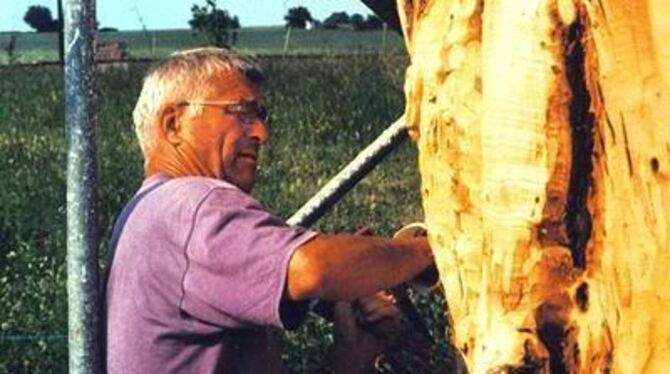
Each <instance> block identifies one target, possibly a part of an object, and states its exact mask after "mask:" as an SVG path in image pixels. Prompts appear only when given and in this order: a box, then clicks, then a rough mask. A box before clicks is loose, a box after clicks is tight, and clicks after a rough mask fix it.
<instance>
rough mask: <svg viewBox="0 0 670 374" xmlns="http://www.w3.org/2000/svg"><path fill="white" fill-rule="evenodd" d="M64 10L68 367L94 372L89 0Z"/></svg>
mask: <svg viewBox="0 0 670 374" xmlns="http://www.w3.org/2000/svg"><path fill="white" fill-rule="evenodd" d="M64 8H65V9H64V10H65V25H64V26H65V128H66V140H67V275H68V276H67V291H68V347H69V368H70V373H99V372H100V371H101V359H100V355H99V353H100V347H99V344H98V341H99V334H100V331H99V327H98V326H99V321H98V318H99V317H98V315H99V313H98V312H99V310H98V308H99V303H98V261H97V260H98V253H97V250H98V243H99V238H98V209H97V200H98V196H97V189H96V188H97V187H96V186H97V181H98V176H97V167H98V165H97V156H96V114H95V111H96V92H95V65H94V59H93V53H94V49H93V46H94V40H95V32H96V20H95V0H66V4H65V7H64Z"/></svg>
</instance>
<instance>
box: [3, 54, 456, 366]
mask: <svg viewBox="0 0 670 374" xmlns="http://www.w3.org/2000/svg"><path fill="white" fill-rule="evenodd" d="M264 66H265V71H266V73H267V76H268V83H267V90H266V95H267V96H266V99H267V102H268V105H269V107H270V108H271V131H272V138H271V141H270V143H269V144H268V146H267V147H266V149H265V150H264V151H263V153H262V154H261V165H262V167H261V169H260V174H259V180H258V183H257V188H256V190H255V191H254V194H255V195H256V196H257V197H258V198H259V199H260V200H261V201H262V202H263V203H265V204H266V205H267V206H268V207H269V208H270V209H272V210H274V211H276V212H277V213H279V214H281V215H283V216H285V217H288V216H289V215H290V214H291V213H293V212H294V211H295V210H296V209H297V208H298V207H299V206H300V205H301V204H302V203H303V202H305V201H306V200H307V199H308V198H309V197H310V196H311V195H312V194H314V193H315V192H316V191H317V190H318V188H319V187H320V186H321V185H323V184H324V183H325V182H326V181H327V180H328V178H329V177H330V176H332V175H333V174H335V172H336V171H337V170H338V169H339V168H340V167H342V166H343V165H345V164H346V163H347V161H349V160H350V159H351V158H353V156H354V155H355V154H356V153H357V152H358V151H359V150H360V149H362V148H363V147H364V146H365V145H367V144H368V143H369V142H370V141H371V140H372V139H374V138H375V137H376V136H377V135H378V134H379V133H380V132H381V131H382V130H383V129H384V128H385V127H386V126H387V125H388V124H390V123H391V122H392V121H393V120H394V119H395V118H396V117H397V116H399V115H400V114H401V113H402V110H403V105H404V104H403V95H402V89H401V88H402V74H403V73H402V72H403V71H404V61H403V60H397V59H396V60H392V61H388V60H383V59H379V58H373V57H360V58H355V59H347V60H344V59H336V58H328V57H325V58H323V59H317V60H295V59H284V60H269V61H265V62H264ZM145 70H146V66H144V65H135V66H131V68H130V69H129V70H128V71H122V70H117V71H111V72H108V73H105V74H102V75H100V76H99V79H98V82H99V120H98V124H99V127H98V139H99V169H100V182H99V195H100V206H99V208H100V228H101V235H102V238H103V243H102V246H104V245H105V244H106V241H107V240H108V238H109V234H110V230H111V226H112V222H113V220H114V217H115V215H116V214H118V212H119V210H120V209H121V208H122V206H123V204H124V203H125V202H126V201H127V200H128V199H129V197H130V196H131V195H132V194H133V193H134V192H135V190H136V189H137V187H138V186H139V185H140V183H141V180H142V170H141V165H142V161H141V155H140V152H139V147H138V146H137V144H136V141H135V138H134V133H133V129H132V120H131V112H132V109H133V106H134V103H135V100H136V97H137V95H138V93H139V89H140V85H141V79H142V75H143V74H144V72H145ZM63 118H64V113H63V84H62V74H61V72H60V70H58V69H57V68H52V67H48V68H30V69H29V68H11V69H10V68H4V69H1V70H0V159H1V160H2V163H1V164H0V165H2V166H1V168H0V372H12V373H21V372H65V371H66V370H67V341H66V340H65V339H63V337H64V336H65V335H66V334H67V320H66V319H67V303H66V299H67V298H66V290H65V277H66V273H65V235H66V232H65V209H64V204H65V182H64V170H65V158H64V153H65V150H64V140H63V139H64V130H63V129H64V123H63ZM418 191H419V179H418V173H417V170H416V151H415V149H414V146H413V144H411V143H409V142H408V143H407V144H405V145H403V146H401V148H400V149H399V150H398V151H397V152H395V153H394V154H393V155H392V156H391V157H390V158H389V159H388V160H386V161H385V163H383V164H382V165H380V167H379V168H378V169H377V170H376V171H375V172H373V173H372V174H371V175H370V176H369V177H368V178H367V179H365V180H364V181H363V182H362V183H361V184H360V185H359V186H358V187H356V189H354V190H353V191H352V192H351V193H350V194H349V195H348V196H347V197H346V198H345V199H344V200H343V201H342V202H341V203H340V204H339V205H338V206H337V207H336V208H335V209H334V210H333V211H332V212H331V213H330V214H328V215H327V216H326V217H325V218H324V219H322V220H321V221H320V222H319V224H318V226H317V228H318V229H319V230H322V231H327V232H341V231H353V230H354V229H355V228H356V227H358V226H361V225H367V226H369V227H371V228H372V229H373V230H374V231H375V232H377V233H379V234H391V233H392V232H393V231H394V230H396V229H397V228H399V227H400V226H401V225H402V224H404V223H408V222H412V221H417V220H421V219H422V213H421V209H420V199H419V195H418ZM419 303H420V304H421V305H423V310H424V311H425V312H426V314H427V316H428V317H429V318H430V320H431V326H432V327H433V328H434V329H435V331H436V334H437V335H441V334H442V332H443V329H444V324H443V323H442V322H441V315H440V312H439V310H440V309H441V305H440V301H439V299H437V298H424V299H420V300H419ZM331 340H332V337H331V329H330V326H329V325H327V324H325V323H323V322H320V321H317V320H316V319H311V320H310V321H308V323H306V324H305V325H304V326H303V327H302V328H301V329H300V330H298V331H297V332H295V333H291V334H289V335H288V336H287V338H286V345H287V350H286V352H287V353H286V360H287V362H288V365H289V367H290V368H291V369H292V370H293V371H295V372H310V371H315V370H317V368H318V365H319V361H320V360H321V358H322V356H323V353H324V352H325V346H326V345H327V344H328V343H329V342H330V341H331Z"/></svg>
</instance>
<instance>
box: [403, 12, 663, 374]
mask: <svg viewBox="0 0 670 374" xmlns="http://www.w3.org/2000/svg"><path fill="white" fill-rule="evenodd" d="M398 9H399V13H400V19H401V21H402V24H403V29H404V33H405V37H406V38H405V39H406V42H407V46H408V51H409V53H410V55H411V65H410V66H409V68H408V70H407V77H406V88H405V90H406V95H407V109H406V115H407V118H408V121H409V123H410V125H411V134H412V135H413V137H414V138H415V139H416V140H417V143H418V146H419V152H420V157H419V166H420V170H421V175H422V187H421V188H422V195H423V204H424V210H425V214H426V223H427V225H428V228H429V232H430V241H431V243H432V245H433V248H434V251H435V256H436V259H437V262H438V267H439V269H440V274H441V279H442V283H443V286H444V288H445V290H446V295H447V300H448V303H449V309H450V311H451V315H452V318H453V320H454V324H453V325H454V327H455V334H454V335H453V339H454V343H455V344H456V346H457V347H458V348H459V349H460V350H461V352H462V353H463V354H464V356H465V358H466V362H467V364H468V369H469V370H470V371H471V372H474V373H484V372H491V371H493V372H553V373H562V372H569V373H577V372H580V373H593V372H610V371H611V372H617V373H640V372H644V373H661V372H665V371H667V367H668V366H670V286H668V283H669V282H670V278H669V277H668V276H667V274H670V42H669V41H670V22H669V21H668V19H667V16H668V15H670V1H667V0H638V1H628V0H574V1H573V0H524V1H504V0H495V1H494V0H491V1H489V0H485V1H482V0H451V1H450V0H432V1H431V0H398Z"/></svg>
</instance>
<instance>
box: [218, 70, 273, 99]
mask: <svg viewBox="0 0 670 374" xmlns="http://www.w3.org/2000/svg"><path fill="white" fill-rule="evenodd" d="M208 84H209V87H210V89H211V93H212V94H213V95H216V96H224V97H228V98H233V97H234V98H246V99H259V98H261V97H262V95H263V90H262V87H261V86H260V85H259V84H256V83H254V82H252V81H251V80H249V79H248V78H247V77H246V76H245V75H244V73H241V72H238V71H227V72H223V73H220V74H217V75H216V76H214V77H212V79H210V80H209V82H208Z"/></svg>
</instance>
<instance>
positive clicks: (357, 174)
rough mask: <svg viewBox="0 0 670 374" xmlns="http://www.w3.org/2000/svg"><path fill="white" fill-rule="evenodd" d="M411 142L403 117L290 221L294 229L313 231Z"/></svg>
mask: <svg viewBox="0 0 670 374" xmlns="http://www.w3.org/2000/svg"><path fill="white" fill-rule="evenodd" d="M406 138H407V130H406V127H405V119H404V117H401V118H400V119H398V120H397V121H395V122H394V123H393V124H392V125H391V126H389V127H388V128H387V129H386V130H384V132H383V133H382V134H381V135H379V137H377V139H375V140H374V141H373V142H372V143H370V145H368V146H367V147H366V148H365V149H364V150H363V151H361V152H360V153H359V154H358V155H357V156H356V157H355V158H354V159H353V160H352V161H351V162H350V163H349V165H347V166H345V167H344V169H342V170H341V171H340V172H339V173H337V175H336V176H334V177H333V178H332V179H331V180H330V181H328V183H326V185H325V186H323V188H321V190H320V191H319V192H317V194H316V195H314V196H313V197H312V198H311V199H309V201H307V202H306V203H305V204H304V205H303V206H302V207H301V208H300V209H298V211H297V212H296V213H295V214H293V216H291V218H289V219H288V221H287V222H288V224H289V225H292V226H304V227H310V226H312V224H314V222H316V221H317V220H318V219H319V218H321V217H322V216H323V215H324V214H326V212H328V210H330V208H331V207H332V206H333V205H335V204H336V203H337V202H338V201H339V200H340V199H341V198H342V197H343V196H344V195H346V194H347V192H349V190H351V189H352V188H354V186H356V184H358V182H360V180H361V179H363V178H364V177H365V176H366V175H367V174H368V173H369V172H370V171H372V169H374V168H375V166H377V164H379V163H380V162H381V161H382V160H383V159H384V158H385V157H386V156H387V155H388V154H389V153H391V151H393V150H394V149H395V148H397V147H398V146H399V145H400V144H402V142H403V141H404V140H405V139H406Z"/></svg>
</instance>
